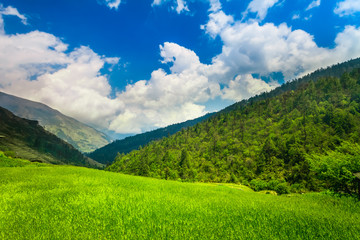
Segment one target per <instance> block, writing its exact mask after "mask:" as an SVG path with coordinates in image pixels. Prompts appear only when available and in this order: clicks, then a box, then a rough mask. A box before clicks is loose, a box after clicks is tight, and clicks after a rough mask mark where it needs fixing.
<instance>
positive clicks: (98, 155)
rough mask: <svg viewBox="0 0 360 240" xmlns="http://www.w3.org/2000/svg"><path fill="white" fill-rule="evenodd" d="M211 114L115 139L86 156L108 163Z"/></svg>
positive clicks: (192, 124)
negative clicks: (121, 154) (120, 155)
mask: <svg viewBox="0 0 360 240" xmlns="http://www.w3.org/2000/svg"><path fill="white" fill-rule="evenodd" d="M212 115H213V113H209V114H206V115H205V116H202V117H199V118H196V119H193V120H189V121H186V122H183V123H178V124H173V125H170V126H167V127H165V128H159V129H156V130H153V131H150V132H146V133H142V134H137V135H135V136H131V137H127V138H125V139H121V140H116V141H114V142H112V143H110V144H108V145H106V146H104V147H102V148H99V149H97V150H95V151H94V152H92V153H90V154H88V156H89V157H90V158H92V159H94V160H96V161H98V162H100V163H103V164H110V163H112V162H113V161H114V159H115V157H116V156H117V154H118V153H125V154H126V153H129V152H131V151H132V150H136V149H139V147H140V146H145V145H147V144H148V143H149V142H151V141H154V140H159V139H161V138H163V137H168V136H170V135H173V134H175V133H177V132H178V131H180V130H181V129H183V128H187V127H191V126H194V125H195V124H197V123H199V122H201V121H204V120H206V119H208V118H209V117H211V116H212Z"/></svg>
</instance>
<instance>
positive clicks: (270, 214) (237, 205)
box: [0, 156, 360, 240]
mask: <svg viewBox="0 0 360 240" xmlns="http://www.w3.org/2000/svg"><path fill="white" fill-rule="evenodd" d="M0 163H1V156H0ZM0 165H1V164H0ZM0 176H1V178H0V193H1V197H0V239H12V240H22V239H75V240H76V239H81V240H82V239H179V240H180V239H358V238H359V232H360V205H359V203H358V202H357V201H356V200H355V199H352V198H336V197H333V196H330V195H325V194H319V193H311V194H301V195H300V194H294V195H283V196H274V195H271V194H261V193H255V192H252V191H251V190H249V189H248V188H246V187H244V186H242V185H227V184H223V185H220V184H204V183H181V182H176V181H164V180H157V179H152V178H143V177H136V176H127V175H122V174H118V173H111V172H106V171H99V170H94V169H86V168H80V167H72V166H66V167H63V166H56V167H36V166H35V167H34V166H28V167H14V168H9V167H5V168H4V167H0Z"/></svg>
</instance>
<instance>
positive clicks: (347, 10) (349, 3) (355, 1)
mask: <svg viewBox="0 0 360 240" xmlns="http://www.w3.org/2000/svg"><path fill="white" fill-rule="evenodd" d="M358 12H360V1H359V0H345V1H342V2H338V3H337V5H336V8H335V9H334V13H336V14H338V15H340V16H346V15H353V14H355V13H358Z"/></svg>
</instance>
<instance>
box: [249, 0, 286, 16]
mask: <svg viewBox="0 0 360 240" xmlns="http://www.w3.org/2000/svg"><path fill="white" fill-rule="evenodd" d="M278 1H279V0H252V1H251V2H250V3H249V5H248V7H247V9H246V10H245V12H244V13H243V15H244V18H245V17H246V16H247V14H248V13H249V12H252V13H257V18H258V19H259V20H260V21H262V20H264V19H265V17H266V15H267V12H268V10H269V8H271V7H273V6H274V5H275V4H276V3H277V2H278Z"/></svg>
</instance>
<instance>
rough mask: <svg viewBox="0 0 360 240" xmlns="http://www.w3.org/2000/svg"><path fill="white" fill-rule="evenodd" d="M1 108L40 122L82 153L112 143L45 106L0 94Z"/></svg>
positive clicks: (107, 138)
mask: <svg viewBox="0 0 360 240" xmlns="http://www.w3.org/2000/svg"><path fill="white" fill-rule="evenodd" d="M0 107H3V108H6V109H8V110H9V111H11V112H13V113H14V114H15V115H17V116H19V117H22V118H26V119H32V120H36V121H38V122H39V124H40V125H41V126H43V127H44V128H45V129H46V130H47V131H49V132H51V133H53V134H55V135H56V136H58V137H59V138H61V139H63V140H64V141H66V142H68V143H70V144H71V145H73V146H74V147H75V148H77V149H78V150H80V151H82V152H91V151H94V150H95V149H97V148H100V147H102V146H104V145H106V144H108V143H109V142H110V139H109V137H107V136H106V135H105V134H104V133H101V132H99V131H97V130H95V129H94V128H91V127H89V126H87V125H85V124H83V123H81V122H79V121H77V120H75V119H73V118H70V117H67V116H65V115H63V114H62V113H60V112H59V111H57V110H54V109H52V108H50V107H48V106H46V105H45V104H42V103H38V102H33V101H29V100H26V99H23V98H19V97H15V96H12V95H9V94H6V93H3V92H0Z"/></svg>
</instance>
